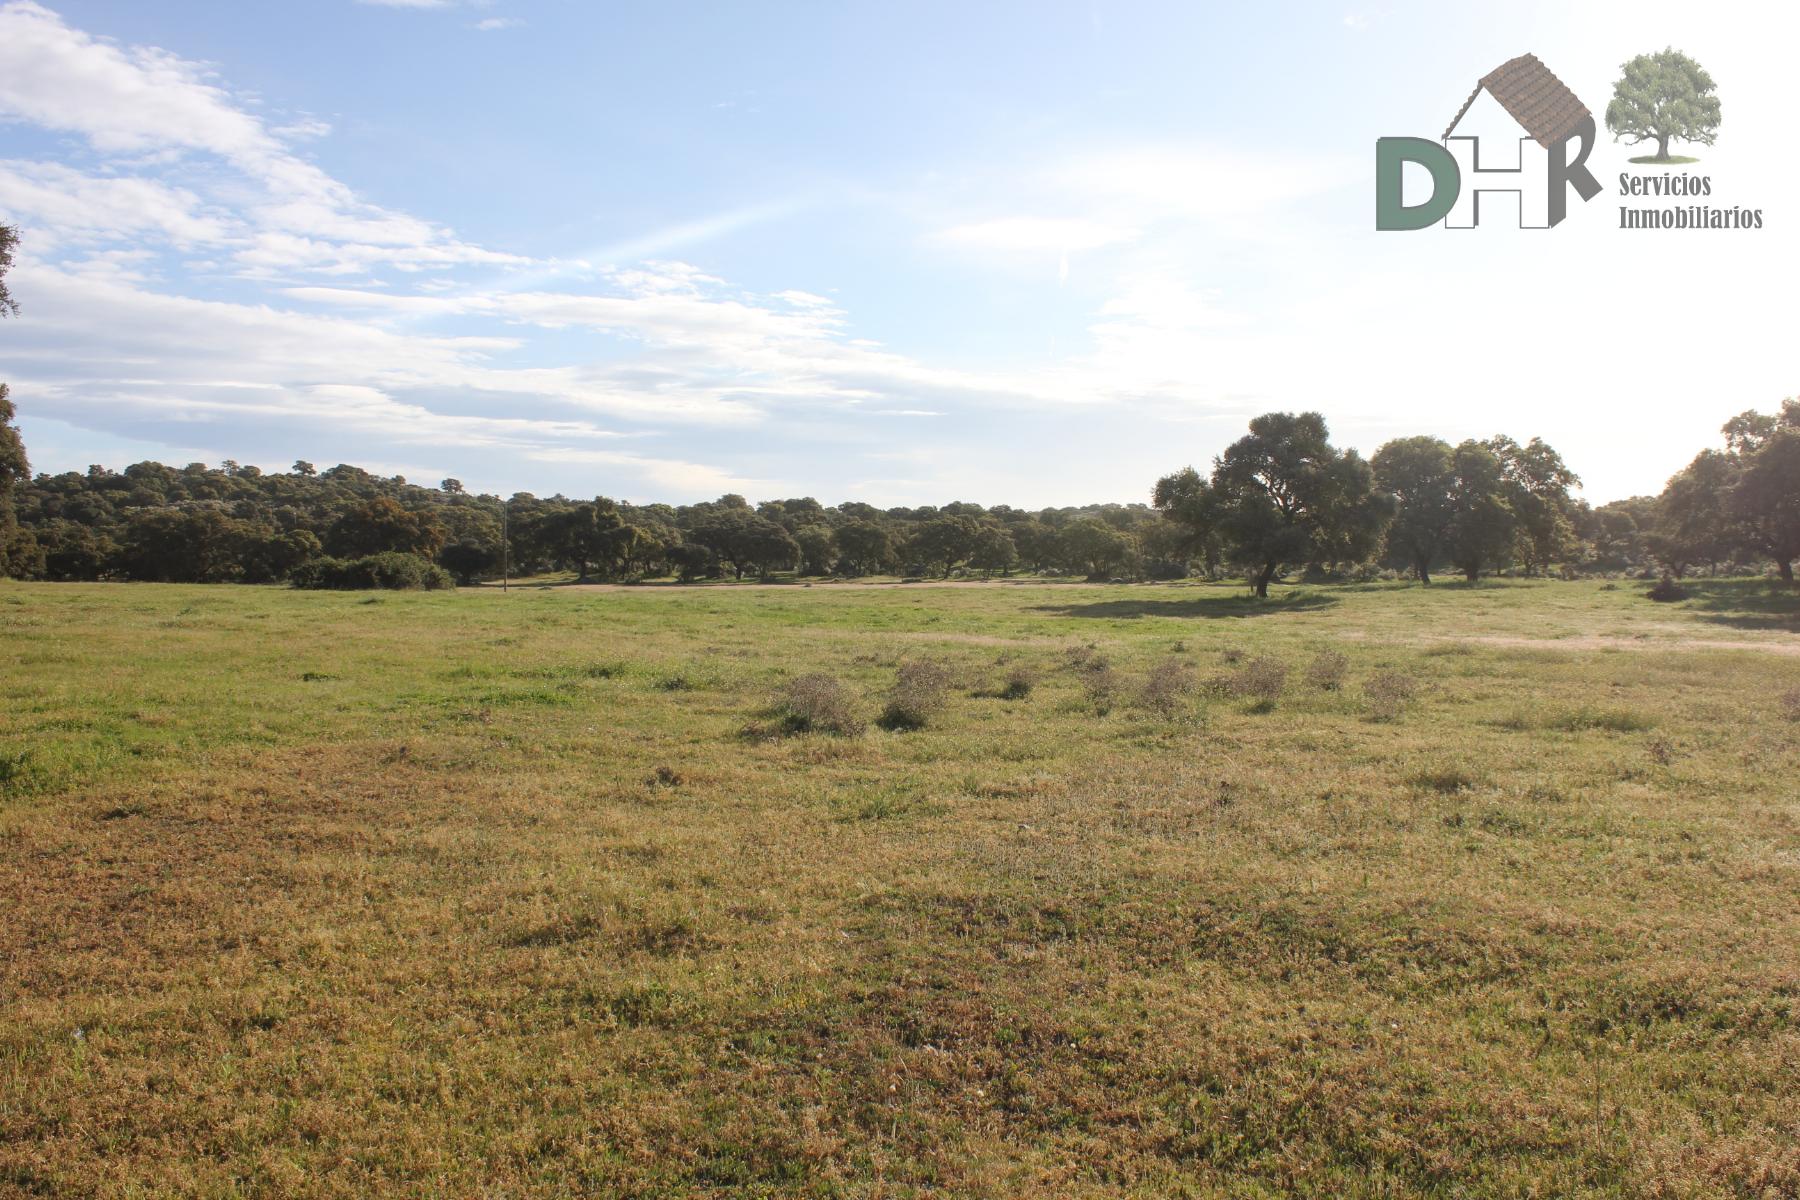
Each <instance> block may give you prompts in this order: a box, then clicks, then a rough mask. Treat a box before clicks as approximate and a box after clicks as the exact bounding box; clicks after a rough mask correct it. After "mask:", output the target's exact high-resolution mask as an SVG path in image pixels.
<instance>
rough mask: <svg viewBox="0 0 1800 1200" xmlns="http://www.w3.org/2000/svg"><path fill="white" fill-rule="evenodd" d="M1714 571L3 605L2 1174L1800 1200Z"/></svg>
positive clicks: (5, 594)
mask: <svg viewBox="0 0 1800 1200" xmlns="http://www.w3.org/2000/svg"><path fill="white" fill-rule="evenodd" d="M1693 586H1694V589H1695V598H1694V599H1692V600H1689V601H1687V602H1685V603H1683V604H1676V605H1658V604H1652V603H1650V602H1649V601H1647V600H1645V599H1643V597H1642V594H1641V593H1642V588H1641V585H1637V584H1626V583H1620V584H1617V585H1604V584H1600V583H1593V582H1584V583H1503V584H1495V585H1491V586H1481V587H1475V588H1469V587H1464V586H1458V585H1449V586H1437V587H1433V588H1431V589H1423V588H1419V587H1409V586H1401V585H1372V586H1368V587H1340V588H1318V589H1306V590H1291V591H1286V592H1284V593H1283V594H1282V595H1281V596H1280V597H1278V598H1276V599H1274V600H1271V601H1269V602H1266V603H1262V604H1257V603H1254V602H1252V601H1249V600H1247V599H1246V598H1245V596H1244V591H1243V589H1242V588H1241V587H1236V586H1231V587H1227V586H1207V585H1189V584H1183V585H1164V586H1148V585H1120V586H1108V585H1096V586H1088V585H1079V584H1045V583H1038V584H1020V585H1010V584H1003V585H999V586H991V587H935V588H923V587H893V588H869V587H826V586H821V587H816V588H799V587H786V588H727V587H713V588H701V589H676V588H666V589H637V590H631V589H626V590H586V589H581V588H562V589H549V590H529V589H523V590H515V591H514V592H512V593H511V594H509V595H501V594H500V593H499V592H498V591H496V590H493V589H480V590H478V591H464V592H460V593H457V594H407V595H401V594H384V595H355V594H335V593H298V592H291V591H287V590H281V589H269V588H233V587H223V586H221V587H174V586H155V585H143V586H128V585H64V586H57V585H21V584H0V630H3V631H4V642H0V693H3V697H4V704H3V705H0V1194H8V1195H11V1194H16V1195H52V1196H61V1195H73V1196H81V1195H105V1196H145V1197H149V1196H190V1195H191V1196H209V1197H225V1196H265V1195H267V1196H275V1195H306V1196H315V1195H316V1196H343V1197H351V1196H366V1195H370V1194H376V1193H386V1194H398V1195H407V1196H442V1197H452V1196H454V1197H470V1196H492V1197H499V1196H527V1195H568V1194H575V1195H582V1194H585V1195H595V1196H681V1195H733V1196H739V1195H742V1196H765V1195H766V1196H846V1197H850V1196H869V1197H875V1196H884V1197H901V1196H921V1195H955V1196H977V1197H982V1196H1095V1197H1098V1196H1116V1195H1132V1196H1144V1197H1152V1196H1156V1197H1160V1196H1176V1195H1192V1196H1210V1195H1243V1196H1274V1195H1280V1194H1291V1193H1298V1194H1309V1195H1319V1196H1376V1195H1416V1194H1437V1195H1475V1196H1518V1195H1541V1196H1582V1195H1592V1196H1756V1197H1761V1196H1792V1195H1796V1194H1800V1084H1797V1083H1796V1081H1797V1080H1800V788H1797V787H1796V786H1795V783H1794V780H1795V778H1796V768H1797V767H1800V656H1797V649H1800V603H1797V602H1796V599H1795V597H1794V596H1793V595H1791V594H1788V593H1783V592H1779V591H1777V590H1775V589H1773V588H1771V587H1770V586H1769V585H1767V584H1764V583H1762V582H1760V581H1756V582H1752V581H1725V582H1712V583H1708V582H1702V583H1699V584H1696V585H1693ZM1322 652H1337V653H1341V654H1342V655H1344V656H1345V659H1346V662H1345V663H1344V664H1343V676H1342V679H1341V681H1340V684H1339V686H1336V687H1326V686H1322V684H1323V683H1328V682H1330V680H1329V679H1325V678H1324V677H1325V676H1328V675H1330V674H1331V671H1330V668H1331V666H1332V662H1331V660H1330V658H1329V657H1327V658H1326V660H1325V662H1324V663H1323V664H1320V665H1319V666H1318V670H1317V675H1318V678H1309V674H1313V673H1314V672H1313V668H1314V665H1315V664H1316V663H1318V661H1319V656H1320V655H1321V653H1322ZM1267 658H1277V659H1279V660H1280V661H1281V662H1282V663H1284V664H1285V665H1286V667H1287V668H1288V671H1287V676H1286V680H1285V688H1284V690H1283V691H1282V692H1281V694H1280V695H1279V697H1278V698H1276V699H1274V701H1273V702H1272V703H1269V702H1266V701H1259V700H1258V699H1257V697H1256V695H1255V685H1256V682H1257V679H1258V678H1260V679H1262V680H1264V681H1265V682H1266V681H1267V680H1268V679H1269V678H1270V677H1271V675H1272V674H1273V672H1272V670H1271V669H1270V668H1267V667H1266V666H1265V667H1262V668H1258V669H1257V670H1255V671H1250V670H1247V668H1249V667H1250V666H1251V665H1252V664H1254V663H1256V661H1257V660H1259V659H1267ZM917 660H932V661H935V662H938V663H941V664H943V665H944V666H945V667H946V668H947V669H948V671H949V672H950V677H951V680H952V687H951V689H950V691H949V696H948V701H947V704H946V705H945V707H944V708H943V709H942V710H941V711H938V712H935V713H932V714H931V715H930V717H929V719H928V720H927V723H926V725H925V727H924V728H922V729H916V730H911V731H906V732H895V731H890V730H888V729H885V728H882V727H881V726H880V725H879V724H873V723H872V724H870V725H869V727H868V728H867V729H866V730H864V731H863V732H861V733H858V734H855V735H853V736H837V735H833V734H826V733H805V734H797V735H788V734H785V733H784V732H783V729H782V726H781V721H780V717H779V714H777V713H774V712H772V711H771V700H772V697H774V696H775V695H776V694H777V693H778V692H779V691H780V690H781V689H782V687H783V686H784V684H785V683H786V682H787V681H788V680H791V679H793V678H795V677H797V676H801V675H804V674H808V673H823V674H826V675H828V676H830V677H832V678H835V679H837V680H840V681H842V682H843V683H844V684H846V685H847V686H848V687H849V688H850V689H852V691H853V693H854V697H855V701H856V704H857V706H858V713H857V716H859V717H860V718H862V719H865V720H868V721H871V722H873V721H874V718H876V716H877V715H878V714H879V712H880V710H881V707H882V705H883V703H884V702H885V700H886V697H887V693H888V690H889V689H890V688H891V687H892V686H893V683H894V680H895V675H896V670H897V668H898V667H899V666H900V665H901V664H903V663H906V662H909V661H917ZM1101 660H1105V661H1106V663H1107V664H1108V665H1100V664H1101ZM1170 663H1175V664H1191V670H1189V669H1184V668H1183V667H1181V666H1169V665H1168V664H1170ZM1159 668H1160V670H1159ZM1153 672H1154V673H1155V675H1156V678H1158V679H1160V680H1161V686H1160V687H1157V686H1152V687H1150V688H1149V690H1148V691H1146V680H1147V679H1148V678H1150V677H1151V675H1152V673H1153ZM1015 673H1016V674H1017V677H1016V678H1013V676H1014V675H1015ZM1009 681H1010V682H1012V683H1013V684H1014V687H1013V688H1012V689H1011V698H1007V696H1006V695H1004V694H1003V693H1006V692H1007V688H1006V686H1005V685H1006V684H1007V683H1008V682H1009ZM1190 684H1192V685H1198V686H1195V687H1192V688H1191V690H1190V686H1189V685H1190ZM1371 684H1373V694H1371V691H1370V685H1371ZM1408 686H1410V687H1411V688H1412V694H1411V695H1410V697H1409V696H1407V695H1406V692H1407V689H1408ZM1020 693H1023V694H1020Z"/></svg>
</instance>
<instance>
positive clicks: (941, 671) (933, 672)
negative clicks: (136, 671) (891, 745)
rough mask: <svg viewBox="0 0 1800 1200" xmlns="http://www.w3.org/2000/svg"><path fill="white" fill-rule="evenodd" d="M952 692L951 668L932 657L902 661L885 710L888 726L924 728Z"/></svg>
mask: <svg viewBox="0 0 1800 1200" xmlns="http://www.w3.org/2000/svg"><path fill="white" fill-rule="evenodd" d="M949 694H950V669H949V668H948V667H946V666H945V665H944V664H943V663H940V662H936V661H934V660H932V659H929V658H919V659H914V660H913V661H911V662H907V663H901V664H900V671H899V674H898V675H896V676H895V678H894V690H893V692H892V693H890V694H889V696H888V705H887V708H886V709H884V710H883V711H882V714H881V724H882V727H883V728H885V729H923V728H925V726H927V725H929V724H930V723H931V720H932V718H933V717H936V716H937V715H938V714H939V713H941V712H942V711H943V710H944V704H945V702H946V701H947V700H948V699H949Z"/></svg>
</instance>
